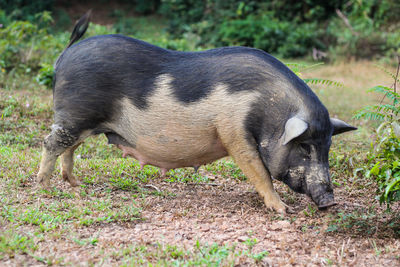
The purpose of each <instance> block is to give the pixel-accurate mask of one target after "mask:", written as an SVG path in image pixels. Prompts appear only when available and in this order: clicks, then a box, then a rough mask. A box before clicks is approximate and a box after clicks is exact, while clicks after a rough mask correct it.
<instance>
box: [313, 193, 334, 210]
mask: <svg viewBox="0 0 400 267" xmlns="http://www.w3.org/2000/svg"><path fill="white" fill-rule="evenodd" d="M311 198H312V200H313V201H314V202H315V204H317V206H318V209H320V210H325V209H327V208H329V207H332V206H335V205H337V203H336V202H335V198H334V196H333V193H331V192H327V193H325V194H322V195H319V196H317V197H314V196H311Z"/></svg>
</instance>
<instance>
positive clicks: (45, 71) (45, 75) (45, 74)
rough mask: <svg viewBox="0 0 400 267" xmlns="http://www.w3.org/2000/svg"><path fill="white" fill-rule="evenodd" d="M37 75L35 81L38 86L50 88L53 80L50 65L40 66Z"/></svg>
mask: <svg viewBox="0 0 400 267" xmlns="http://www.w3.org/2000/svg"><path fill="white" fill-rule="evenodd" d="M41 66H42V67H41V68H40V70H39V73H38V75H37V76H36V81H37V82H38V83H39V84H43V85H45V86H46V87H47V88H51V86H52V84H53V78H54V68H53V66H52V65H50V64H46V63H43V64H41Z"/></svg>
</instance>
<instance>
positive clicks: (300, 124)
mask: <svg viewBox="0 0 400 267" xmlns="http://www.w3.org/2000/svg"><path fill="white" fill-rule="evenodd" d="M307 128H308V124H307V122H305V121H303V120H302V119H300V118H298V117H292V118H290V119H288V121H287V122H286V124H285V132H284V133H283V135H282V137H281V139H282V140H283V141H282V144H283V145H286V144H287V143H289V142H290V141H291V140H293V139H294V138H296V137H298V136H300V135H302V134H303V133H304V132H305V131H306V130H307Z"/></svg>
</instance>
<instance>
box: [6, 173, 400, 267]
mask: <svg viewBox="0 0 400 267" xmlns="http://www.w3.org/2000/svg"><path fill="white" fill-rule="evenodd" d="M55 182H56V183H57V188H58V189H60V190H62V191H70V190H71V189H70V188H69V186H68V185H67V184H64V183H63V182H61V181H60V179H57V180H55ZM275 184H276V185H277V190H278V191H279V192H281V196H282V198H283V200H284V201H285V202H286V203H288V204H289V205H290V206H291V207H292V208H293V213H292V214H287V215H286V216H280V215H278V214H276V213H274V212H271V211H267V210H266V209H265V207H264V205H263V203H262V200H261V198H260V197H259V196H258V194H257V193H256V192H255V191H254V189H253V187H252V186H251V185H250V184H249V183H247V182H243V181H239V180H237V179H232V180H231V179H226V178H219V177H216V179H215V180H214V182H213V183H210V184H201V183H200V184H194V183H193V184H191V183H187V184H183V183H172V184H171V183H167V182H164V181H163V180H162V179H154V180H151V183H149V184H147V185H142V186H145V187H147V188H148V189H149V190H154V191H156V190H160V191H164V192H169V194H167V195H164V196H156V195H148V196H146V197H145V198H143V202H142V203H140V206H141V207H142V208H143V211H142V215H141V217H142V220H138V221H135V222H128V223H117V224H95V225H91V226H88V227H76V229H75V232H76V233H77V237H78V238H80V239H84V238H90V237H94V236H96V237H97V244H96V246H85V247H82V246H79V245H77V244H76V243H74V242H71V241H70V240H71V239H70V238H67V236H64V237H63V235H67V233H60V234H61V236H55V237H53V238H50V239H47V240H46V242H42V245H40V246H39V249H38V250H37V251H36V252H35V255H38V256H39V255H52V257H54V258H62V259H63V260H64V261H65V262H69V263H72V265H76V266H88V265H92V264H94V265H96V266H109V265H114V266H115V265H120V264H121V262H120V261H119V259H118V258H115V257H104V253H105V252H107V253H110V251H113V250H119V249H121V248H123V247H124V246H126V245H129V244H143V245H145V246H147V247H150V248H151V247H157V246H160V245H162V244H169V245H177V246H178V247H180V248H183V249H188V250H191V249H193V247H194V246H195V244H196V242H197V241H200V242H201V243H203V244H212V243H217V244H220V245H234V244H235V245H236V247H237V248H238V249H241V248H242V249H245V248H246V245H245V244H244V242H245V240H247V239H249V238H256V239H257V241H258V242H257V244H256V245H255V246H254V248H253V252H254V253H258V252H262V251H265V250H266V251H268V252H269V254H268V256H267V257H265V258H264V259H263V261H261V262H258V263H257V264H256V263H255V262H249V260H248V258H241V257H238V258H237V259H236V260H235V265H236V266H254V265H260V266H400V260H399V251H400V240H398V239H394V238H388V237H382V236H380V235H381V234H380V233H379V231H378V232H377V233H376V234H375V235H370V236H368V235H366V233H362V232H361V233H353V234H352V233H351V231H350V232H347V233H345V234H341V233H334V232H329V231H327V230H328V227H329V226H330V227H332V225H330V224H332V216H334V215H335V214H337V213H339V212H346V213H348V212H351V211H352V210H360V209H362V208H364V207H365V208H367V206H368V205H369V204H370V203H368V200H367V199H365V201H363V200H362V199H360V198H359V199H355V198H353V197H352V196H351V195H350V196H349V195H348V194H346V193H345V192H344V191H343V190H340V189H335V193H336V200H337V202H338V205H337V206H335V207H333V208H331V209H329V210H328V211H318V210H316V209H315V206H314V204H312V203H311V200H310V199H309V198H307V197H306V196H304V195H300V194H295V193H292V192H290V191H288V189H287V188H286V186H283V185H281V184H280V183H279V184H278V183H275ZM31 185H33V183H32V184H31ZM31 185H29V184H28V185H27V186H28V187H30V186H31ZM88 190H89V191H92V192H94V195H93V197H94V198H101V197H102V196H103V195H104V188H102V187H101V186H100V185H96V186H95V187H92V188H90V189H88ZM112 194H113V199H114V200H121V199H126V198H127V197H129V193H128V192H125V191H120V190H116V191H115V192H113V193H112ZM38 201H39V202H45V203H48V204H50V203H51V201H52V199H51V198H45V197H44V198H42V199H38ZM73 201H76V200H73ZM23 228H25V229H26V231H29V230H30V229H29V228H30V227H29V226H26V225H25V226H22V228H21V229H20V230H23ZM1 265H2V266H20V265H31V266H40V265H42V264H41V263H40V262H38V261H37V260H36V259H34V258H32V257H30V256H28V255H16V257H15V258H12V259H8V260H7V261H3V262H2V263H1ZM44 265H46V264H44Z"/></svg>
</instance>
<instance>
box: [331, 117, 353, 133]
mask: <svg viewBox="0 0 400 267" xmlns="http://www.w3.org/2000/svg"><path fill="white" fill-rule="evenodd" d="M331 123H332V126H333V134H332V135H336V134H340V133H344V132H348V131H354V130H357V127H354V126H351V125H349V124H347V123H345V122H344V121H342V120H339V119H333V118H331Z"/></svg>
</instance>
